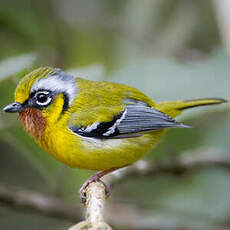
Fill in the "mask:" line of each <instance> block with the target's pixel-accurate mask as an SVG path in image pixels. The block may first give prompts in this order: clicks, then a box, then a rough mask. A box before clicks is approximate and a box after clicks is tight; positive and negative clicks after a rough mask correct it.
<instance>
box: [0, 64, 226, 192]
mask: <svg viewBox="0 0 230 230" xmlns="http://www.w3.org/2000/svg"><path fill="white" fill-rule="evenodd" d="M223 102H226V100H224V99H219V98H210V99H198V100H185V101H169V102H160V103H155V102H154V101H153V100H152V99H151V98H149V97H147V96H146V95H145V94H144V93H142V92H140V91H139V90H137V89H135V88H132V87H129V86H126V85H122V84H117V83H110V82H96V81H89V80H85V79H82V78H78V77H75V76H72V75H70V74H67V73H65V72H63V71H62V70H60V69H57V68H51V67H42V68H39V69H36V70H34V71H33V72H31V73H29V74H28V75H26V76H25V77H24V78H23V79H22V80H21V81H20V82H19V84H18V86H17V88H16V90H15V102H14V103H12V104H10V105H8V106H6V107H5V108H4V109H3V111H5V112H10V113H15V112H18V113H19V119H20V121H21V123H22V125H23V127H24V128H25V130H26V131H27V132H28V133H29V134H30V135H31V136H32V137H34V138H35V140H36V141H37V142H38V143H39V144H40V145H41V146H42V147H43V148H44V149H45V150H46V151H47V152H49V153H50V154H51V155H52V156H53V157H55V158H56V159H58V160H59V161H61V162H63V163H64V164H66V165H68V166H70V167H74V168H75V167H76V168H81V169H91V170H102V171H99V172H98V173H97V174H95V175H94V176H92V177H90V178H89V179H88V180H87V181H86V182H85V183H84V184H83V186H82V187H81V189H80V194H81V195H82V196H83V191H84V189H85V188H86V187H87V186H88V184H89V183H90V182H92V181H96V180H100V178H101V177H103V176H104V175H105V174H107V173H109V172H112V171H114V170H116V169H118V168H122V167H125V166H127V165H129V164H132V163H133V162H135V161H137V160H139V159H140V158H141V157H143V156H144V155H145V154H146V153H148V152H149V151H150V150H151V149H152V148H153V147H154V146H155V145H156V144H157V142H158V141H159V139H160V138H161V137H162V134H163V133H164V132H165V131H166V129H167V128H188V127H190V126H187V125H184V124H182V123H179V122H177V121H175V120H174V118H175V117H176V116H177V115H179V114H180V113H181V112H182V111H183V110H185V109H187V108H192V107H196V106H202V105H213V104H220V103H223ZM105 188H106V191H107V192H109V191H108V190H109V188H108V186H106V185H105Z"/></svg>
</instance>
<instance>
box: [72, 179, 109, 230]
mask: <svg viewBox="0 0 230 230" xmlns="http://www.w3.org/2000/svg"><path fill="white" fill-rule="evenodd" d="M104 206H105V188H104V185H103V184H102V183H101V182H93V183H90V184H89V186H88V187H87V188H86V202H85V207H86V220H84V221H82V222H80V223H78V224H76V225H74V226H72V227H71V228H69V230H89V229H91V230H100V229H101V230H112V228H111V227H110V226H109V225H107V224H106V223H105V221H104Z"/></svg>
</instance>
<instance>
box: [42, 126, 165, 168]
mask: <svg viewBox="0 0 230 230" xmlns="http://www.w3.org/2000/svg"><path fill="white" fill-rule="evenodd" d="M162 134H163V130H161V131H153V132H151V133H148V134H144V135H142V136H140V137H135V138H128V139H107V140H106V139H105V140H101V139H95V138H88V137H81V136H78V135H76V134H74V133H73V132H72V131H70V130H69V129H67V128H63V127H62V128H61V127H60V128H57V127H55V129H54V128H52V127H48V128H47V129H46V130H45V132H44V133H43V137H42V138H41V140H40V141H39V144H40V145H41V146H42V147H43V148H44V149H45V150H46V151H47V152H49V153H50V154H51V155H52V156H53V157H55V158H56V159H57V160H59V161H61V162H63V163H64V164H66V165H68V166H70V167H74V168H82V169H91V170H105V169H109V168H112V167H122V166H125V165H128V164H131V163H133V162H135V161H137V160H138V159H140V158H141V157H143V156H144V155H145V154H146V153H148V152H149V150H150V149H151V148H153V147H154V145H155V144H156V143H157V142H158V140H159V139H160V137H161V135H162Z"/></svg>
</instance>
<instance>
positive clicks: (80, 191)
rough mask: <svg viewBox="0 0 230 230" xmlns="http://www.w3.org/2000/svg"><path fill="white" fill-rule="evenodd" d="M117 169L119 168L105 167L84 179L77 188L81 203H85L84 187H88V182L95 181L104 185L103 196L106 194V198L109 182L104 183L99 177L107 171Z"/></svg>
mask: <svg viewBox="0 0 230 230" xmlns="http://www.w3.org/2000/svg"><path fill="white" fill-rule="evenodd" d="M117 169H119V168H111V169H107V170H104V171H99V172H97V173H96V174H95V175H93V176H91V177H90V178H89V179H88V180H86V181H85V182H84V184H83V185H82V186H81V188H80V190H79V193H80V198H81V201H82V203H85V201H86V188H87V187H88V185H89V184H90V183H92V182H96V181H98V182H101V183H102V184H103V185H104V187H105V196H106V198H108V197H109V195H110V186H109V184H106V183H105V182H104V181H102V180H101V177H103V176H105V175H107V174H108V173H111V172H113V171H116V170H117Z"/></svg>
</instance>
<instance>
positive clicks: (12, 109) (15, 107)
mask: <svg viewBox="0 0 230 230" xmlns="http://www.w3.org/2000/svg"><path fill="white" fill-rule="evenodd" d="M23 110H24V107H23V106H22V104H20V103H18V102H14V103H12V104H9V105H7V106H6V107H5V108H4V109H3V110H2V111H3V112H7V113H17V112H22V111H23Z"/></svg>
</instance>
